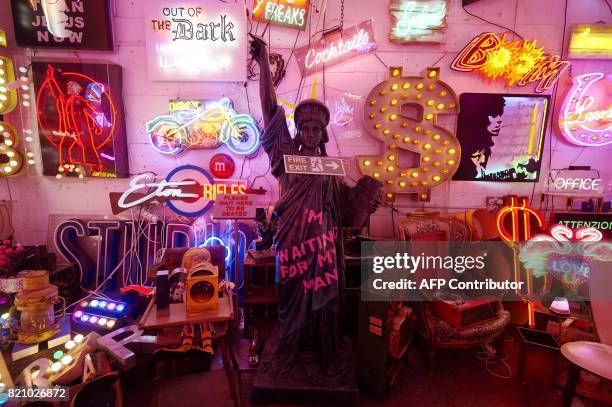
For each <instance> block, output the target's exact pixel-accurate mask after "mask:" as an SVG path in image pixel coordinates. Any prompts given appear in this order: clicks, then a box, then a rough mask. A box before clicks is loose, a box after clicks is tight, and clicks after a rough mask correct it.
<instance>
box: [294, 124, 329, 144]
mask: <svg viewBox="0 0 612 407" xmlns="http://www.w3.org/2000/svg"><path fill="white" fill-rule="evenodd" d="M323 130H324V129H323V127H322V126H321V123H319V122H318V121H315V120H309V121H306V122H304V123H302V125H301V126H300V131H301V133H302V143H303V144H304V147H306V148H309V149H313V148H316V147H318V146H319V144H321V140H323Z"/></svg>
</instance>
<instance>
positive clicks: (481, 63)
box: [451, 32, 570, 93]
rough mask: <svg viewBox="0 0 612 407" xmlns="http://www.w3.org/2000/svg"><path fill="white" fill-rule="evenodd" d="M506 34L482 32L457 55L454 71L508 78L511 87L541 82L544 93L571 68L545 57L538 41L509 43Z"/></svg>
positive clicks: (538, 87) (553, 57) (538, 90)
mask: <svg viewBox="0 0 612 407" xmlns="http://www.w3.org/2000/svg"><path fill="white" fill-rule="evenodd" d="M505 37H506V36H505V34H502V35H497V34H495V33H492V32H486V33H482V34H480V35H479V36H477V37H476V38H474V39H473V40H472V41H471V42H470V43H469V44H468V45H467V46H466V47H465V48H464V49H463V51H461V52H460V53H459V55H457V57H456V58H455V60H454V61H453V62H452V64H451V68H452V69H454V70H456V71H461V72H474V71H475V72H478V73H480V74H482V75H484V76H485V77H486V78H488V79H490V80H494V79H498V78H499V79H504V80H505V81H506V85H507V86H513V85H517V86H526V85H528V84H530V83H532V82H537V85H536V87H535V89H534V91H535V92H536V93H541V92H543V91H545V90H546V89H550V88H551V87H552V86H553V85H554V84H555V82H557V80H558V79H559V77H560V76H561V74H562V73H563V72H564V71H565V70H566V69H567V68H568V67H569V65H570V62H569V61H563V60H561V57H560V56H559V55H548V54H544V51H543V49H544V47H540V48H537V47H536V41H535V40H531V41H529V40H517V41H508V40H506V38H505Z"/></svg>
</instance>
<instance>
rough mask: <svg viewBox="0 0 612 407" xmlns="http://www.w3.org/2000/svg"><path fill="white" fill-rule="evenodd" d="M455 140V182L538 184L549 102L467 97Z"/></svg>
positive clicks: (544, 98) (505, 96) (539, 98)
mask: <svg viewBox="0 0 612 407" xmlns="http://www.w3.org/2000/svg"><path fill="white" fill-rule="evenodd" d="M459 103H460V113H459V118H458V123H457V138H458V139H459V143H460V144H461V161H460V164H459V168H458V169H457V172H456V173H455V175H454V176H453V180H456V181H497V182H536V181H538V179H539V177H540V167H541V164H542V147H543V145H544V134H545V131H546V120H547V116H548V110H549V104H550V97H549V96H546V95H542V96H539V95H538V96H534V95H508V94H497V93H464V94H462V95H461V97H460V99H459Z"/></svg>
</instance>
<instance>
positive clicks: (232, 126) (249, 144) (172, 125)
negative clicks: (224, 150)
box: [147, 98, 261, 155]
mask: <svg viewBox="0 0 612 407" xmlns="http://www.w3.org/2000/svg"><path fill="white" fill-rule="evenodd" d="M180 107H187V109H186V110H183V109H181V108H180ZM170 110H171V111H172V113H171V114H170V115H163V116H158V117H156V118H155V119H153V120H151V121H150V122H147V133H148V135H149V141H150V143H151V145H152V146H153V148H154V149H155V150H156V151H158V152H160V153H162V154H171V155H176V154H180V153H182V152H183V151H185V150H187V149H189V148H192V149H198V148H200V149H202V148H204V149H207V148H217V147H219V146H220V145H222V144H225V145H226V146H227V147H228V148H229V149H230V150H231V151H232V152H234V153H236V154H240V155H250V154H252V153H254V152H255V151H257V149H258V148H259V140H260V137H261V130H259V127H258V126H257V122H255V120H254V119H253V118H252V117H251V116H249V115H248V114H238V113H237V112H236V111H235V110H234V108H233V105H232V102H231V101H230V100H229V99H227V98H222V99H221V100H219V101H185V102H180V103H179V102H178V101H172V102H171V103H170Z"/></svg>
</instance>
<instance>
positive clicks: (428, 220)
mask: <svg viewBox="0 0 612 407" xmlns="http://www.w3.org/2000/svg"><path fill="white" fill-rule="evenodd" d="M492 217H493V215H490V214H488V212H486V211H481V210H477V211H468V212H465V213H461V214H444V215H440V214H436V213H431V214H430V213H424V214H416V215H411V216H409V217H408V218H406V219H402V220H401V221H400V222H399V224H398V228H399V236H400V238H401V239H402V240H409V241H432V240H437V241H474V240H476V241H478V240H487V239H492V238H495V237H497V233H493V232H492V230H491V227H492V225H494V218H493V220H491V219H490V218H492ZM491 256H494V257H495V258H493V259H491ZM489 260H493V261H494V262H495V264H496V272H497V273H499V274H500V275H503V276H510V266H509V265H508V263H507V262H506V261H505V259H504V258H503V256H502V255H501V254H499V253H489ZM423 295H424V294H423ZM432 301H435V298H430V297H425V295H424V298H423V300H422V301H418V302H415V303H413V304H411V306H412V307H413V309H414V315H415V317H416V323H415V331H416V333H417V334H418V335H419V336H420V337H421V338H422V339H423V340H424V342H425V343H426V344H427V347H428V348H429V357H430V368H431V370H432V371H433V369H434V366H435V359H436V353H437V350H438V349H468V348H473V347H477V346H481V345H484V344H487V343H491V342H493V341H496V340H498V343H497V347H496V350H500V347H501V344H502V343H503V342H502V341H501V340H499V338H500V336H501V334H502V333H503V332H504V331H505V329H506V327H507V326H508V324H509V323H510V313H509V312H508V311H506V310H504V308H503V305H502V302H501V295H500V296H499V297H498V298H496V303H497V312H496V314H494V316H493V318H491V319H487V320H484V321H481V322H477V323H474V324H470V325H468V326H464V327H460V328H456V327H454V326H452V325H451V324H450V323H449V322H447V321H445V320H443V319H442V318H439V317H438V316H436V315H435V312H434V311H433V307H432Z"/></svg>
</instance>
